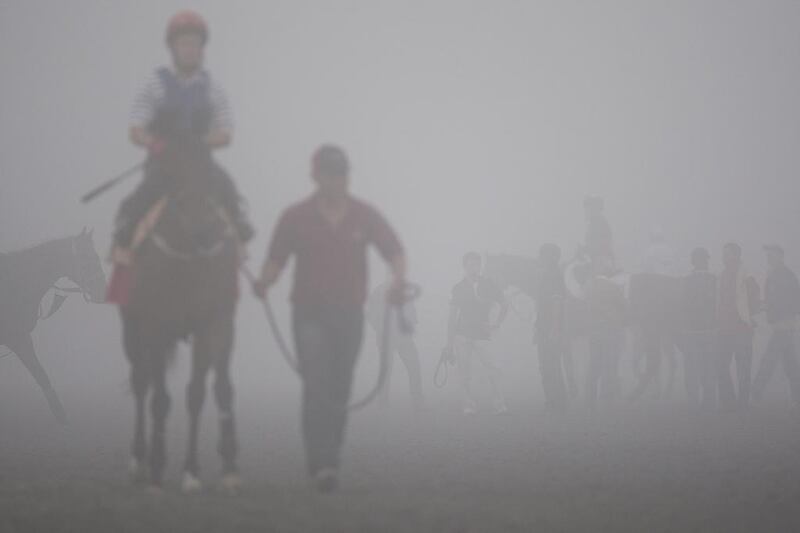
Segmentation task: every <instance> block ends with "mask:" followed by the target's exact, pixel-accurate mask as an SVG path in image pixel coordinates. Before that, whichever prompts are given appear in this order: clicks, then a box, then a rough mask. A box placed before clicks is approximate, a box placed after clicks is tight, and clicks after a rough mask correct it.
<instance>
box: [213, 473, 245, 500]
mask: <svg viewBox="0 0 800 533" xmlns="http://www.w3.org/2000/svg"><path fill="white" fill-rule="evenodd" d="M243 486H244V481H242V477H241V476H240V475H239V474H238V473H236V472H229V473H227V474H225V475H224V476H222V479H220V481H219V488H220V490H221V491H222V492H224V493H227V494H230V495H233V496H235V495H237V494H239V493H241V492H242V487H243Z"/></svg>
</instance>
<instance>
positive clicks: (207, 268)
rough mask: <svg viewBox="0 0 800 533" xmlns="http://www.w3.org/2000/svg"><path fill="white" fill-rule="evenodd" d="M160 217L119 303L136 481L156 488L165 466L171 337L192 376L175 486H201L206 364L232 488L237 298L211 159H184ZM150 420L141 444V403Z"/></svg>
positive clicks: (228, 233) (232, 248)
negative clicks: (187, 352)
mask: <svg viewBox="0 0 800 533" xmlns="http://www.w3.org/2000/svg"><path fill="white" fill-rule="evenodd" d="M178 168H179V170H178V171H177V172H175V173H174V174H173V176H174V178H173V183H172V185H173V186H172V188H171V191H170V193H169V194H168V196H167V197H166V204H165V207H164V209H163V211H162V214H161V216H160V218H159V219H158V222H157V223H156V225H155V226H154V228H153V231H152V232H150V234H149V236H148V237H147V238H146V239H145V240H144V241H143V242H142V244H141V245H140V246H139V247H138V249H137V251H136V254H135V259H134V263H133V266H132V267H131V269H132V270H131V274H132V286H131V291H130V297H129V300H128V302H127V303H126V304H125V305H124V306H122V307H120V311H121V313H120V314H121V317H122V325H123V344H124V348H125V353H126V355H127V358H128V361H129V362H130V365H131V375H130V379H131V386H132V389H133V393H134V396H135V402H136V422H135V431H134V438H133V445H132V464H131V469H132V474H133V476H134V480H136V481H145V480H148V479H149V482H150V484H151V486H152V487H154V488H158V487H161V485H162V482H163V474H164V467H165V463H166V450H165V429H166V418H167V413H168V411H169V407H170V396H169V392H168V391H167V383H166V373H167V368H168V366H169V365H168V362H169V359H170V357H171V356H172V354H173V353H174V351H175V348H176V346H177V343H178V342H179V341H181V340H186V341H188V342H190V343H191V345H192V372H191V378H190V381H189V385H188V387H187V390H186V400H187V406H188V410H189V418H190V423H189V436H188V447H187V452H186V462H185V464H184V476H183V485H182V487H183V489H184V490H185V491H196V490H199V489H200V488H201V484H200V481H199V467H198V461H197V435H198V424H199V420H200V412H201V409H202V406H203V402H204V399H205V393H206V376H207V374H208V373H209V371H210V370H211V369H213V370H214V375H215V382H214V392H215V396H216V401H217V407H218V408H219V427H220V437H219V445H218V450H219V453H220V455H221V456H222V462H223V477H222V482H223V485H224V486H225V487H226V488H229V489H235V488H237V487H238V484H239V478H238V474H237V467H236V455H237V442H236V434H235V426H234V414H233V386H232V384H231V379H230V373H229V367H230V357H231V351H232V347H233V336H234V323H233V321H234V314H235V309H236V303H237V298H238V291H237V273H238V266H239V246H238V242H237V239H236V237H235V233H234V231H233V228H232V226H231V224H230V223H229V221H228V219H227V217H226V215H225V214H224V212H223V211H222V209H221V208H220V207H219V205H218V204H217V203H216V202H215V200H214V199H213V198H214V195H213V194H212V192H213V186H212V185H211V183H210V180H208V179H206V176H207V173H208V172H210V171H213V168H214V167H213V164H212V165H209V164H188V163H186V162H183V164H182V165H180V166H179V167H178ZM148 395H150V397H151V399H150V413H151V416H152V423H151V428H150V429H151V431H150V440H149V443H148V442H147V438H146V429H145V419H146V400H147V397H148Z"/></svg>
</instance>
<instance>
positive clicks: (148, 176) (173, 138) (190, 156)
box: [114, 11, 253, 248]
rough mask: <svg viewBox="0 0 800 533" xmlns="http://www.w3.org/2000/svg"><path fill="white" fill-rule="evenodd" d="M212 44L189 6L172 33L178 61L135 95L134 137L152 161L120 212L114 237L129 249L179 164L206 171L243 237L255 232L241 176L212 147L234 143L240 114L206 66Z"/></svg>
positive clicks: (174, 58)
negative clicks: (235, 119)
mask: <svg viewBox="0 0 800 533" xmlns="http://www.w3.org/2000/svg"><path fill="white" fill-rule="evenodd" d="M207 41H208V27H207V25H206V22H205V21H204V20H203V18H202V17H201V16H200V15H198V14H197V13H194V12H192V11H181V12H179V13H177V14H176V15H175V16H173V17H172V19H170V21H169V24H168V26H167V32H166V43H167V46H168V47H169V49H170V52H171V54H172V61H173V64H172V66H171V67H161V68H159V69H158V70H156V72H155V73H154V74H153V75H152V76H151V77H150V79H148V81H147V83H146V84H145V85H144V87H143V88H142V89H141V90H140V92H139V94H138V95H137V96H136V98H135V100H134V103H133V109H132V112H131V124H130V139H131V142H133V144H135V145H136V146H140V147H142V148H144V149H146V150H147V152H148V158H147V162H146V164H145V176H144V179H143V180H142V182H141V184H140V185H139V187H138V188H137V189H136V190H135V191H134V192H133V193H132V194H131V195H130V196H129V197H128V198H126V199H125V201H124V202H123V204H122V206H121V208H120V211H119V213H118V215H117V220H116V225H117V228H116V231H115V234H114V241H115V244H116V245H117V246H119V247H121V248H129V247H130V246H131V241H132V239H133V234H134V232H135V229H136V225H137V224H138V223H139V221H140V220H141V219H142V217H144V215H145V214H146V213H147V211H148V210H149V209H150V208H151V207H152V206H153V204H154V203H155V202H156V201H158V199H159V198H161V197H162V196H164V195H165V194H167V192H168V190H169V186H170V181H171V178H173V176H172V175H171V174H172V172H171V169H172V168H174V166H173V165H174V163H175V162H176V161H187V162H191V163H192V164H193V165H194V164H197V165H200V168H201V169H206V170H207V171H208V172H207V174H208V178H209V179H211V180H212V183H213V189H214V194H215V196H216V198H217V200H218V201H219V202H220V204H221V205H222V207H223V208H224V209H225V210H226V211H227V212H228V214H229V215H230V217H231V219H232V222H233V224H234V225H235V226H236V230H237V232H238V234H239V237H240V239H241V240H242V241H243V242H246V241H249V240H250V239H251V238H252V236H253V230H252V227H251V226H250V223H249V222H248V221H247V218H246V215H245V213H244V211H243V209H242V205H241V204H242V202H241V197H240V196H239V193H238V192H237V190H236V187H235V185H234V184H233V181H232V180H231V178H230V176H228V174H227V173H226V172H225V170H223V169H222V168H221V167H220V166H219V165H218V164H217V163H216V162H215V161H214V160H213V159H212V157H211V151H212V150H214V149H217V148H223V147H225V146H227V145H228V144H230V142H231V137H232V135H233V117H232V114H231V110H230V108H229V105H228V99H227V96H226V94H225V91H224V89H223V88H222V87H221V86H220V85H219V84H217V82H216V80H214V79H212V78H211V77H210V75H209V74H208V72H207V71H205V70H204V69H203V53H204V48H205V45H206V42H207Z"/></svg>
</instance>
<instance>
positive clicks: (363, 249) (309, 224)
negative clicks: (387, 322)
mask: <svg viewBox="0 0 800 533" xmlns="http://www.w3.org/2000/svg"><path fill="white" fill-rule="evenodd" d="M317 201H318V200H317V197H316V195H312V196H311V197H309V198H307V199H306V200H303V201H302V202H300V203H298V204H295V205H293V206H292V207H290V208H289V209H287V210H286V211H285V212H284V213H283V215H282V216H281V218H280V220H279V221H278V226H277V227H276V228H275V233H274V234H273V236H272V243H271V244H270V247H269V255H268V258H269V260H270V261H273V262H275V263H277V264H278V265H280V266H281V267H283V265H285V264H286V261H287V260H288V259H289V257H290V256H292V255H294V256H295V273H294V287H293V289H292V297H291V298H292V303H294V304H295V305H300V306H306V305H309V306H327V305H334V306H342V305H344V306H347V305H356V306H362V305H363V304H364V301H365V300H366V297H367V247H368V245H370V244H373V245H375V247H376V248H377V249H378V251H379V252H380V254H381V256H382V257H383V258H384V259H385V260H386V261H391V260H392V259H394V258H395V257H396V256H397V255H398V254H400V253H402V251H403V248H402V246H401V244H400V241H399V240H398V238H397V236H396V235H395V232H394V230H393V229H392V228H391V226H389V224H388V223H387V222H386V219H384V218H383V216H382V215H381V214H380V213H379V212H378V211H377V210H376V209H375V208H373V207H372V206H370V205H368V204H366V203H364V202H362V201H360V200H357V199H355V198H353V197H349V198H348V200H347V201H348V205H347V212H346V213H345V215H344V218H343V219H342V220H341V221H340V222H339V223H338V225H336V226H333V225H331V223H330V222H328V221H327V220H326V219H325V217H324V216H323V215H322V213H321V212H320V210H319V207H318V205H317Z"/></svg>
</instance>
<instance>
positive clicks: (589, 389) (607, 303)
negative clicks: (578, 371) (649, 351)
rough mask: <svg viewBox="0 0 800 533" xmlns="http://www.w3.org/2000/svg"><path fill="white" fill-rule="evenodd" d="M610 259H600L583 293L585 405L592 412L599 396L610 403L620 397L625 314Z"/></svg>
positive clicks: (625, 310) (621, 289)
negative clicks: (586, 355) (585, 312)
mask: <svg viewBox="0 0 800 533" xmlns="http://www.w3.org/2000/svg"><path fill="white" fill-rule="evenodd" d="M613 275H614V266H613V264H612V262H611V259H610V258H609V257H603V256H599V257H597V258H596V260H595V262H594V270H593V273H592V275H591V277H590V278H589V279H588V280H587V281H586V283H585V285H586V286H585V289H584V294H585V295H586V302H587V304H588V310H589V332H588V333H589V368H588V372H587V376H586V404H587V407H588V408H589V409H590V410H592V411H594V410H595V409H596V407H597V400H598V398H599V397H600V396H602V399H603V401H604V403H606V404H610V403H612V402H613V401H614V400H616V399H617V398H618V397H619V392H620V390H619V389H620V386H619V355H620V350H621V349H622V340H623V333H624V326H625V318H626V313H627V304H626V302H625V294H624V291H623V286H622V285H621V284H620V283H619V282H618V281H617V280H615V279H614V278H613Z"/></svg>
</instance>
